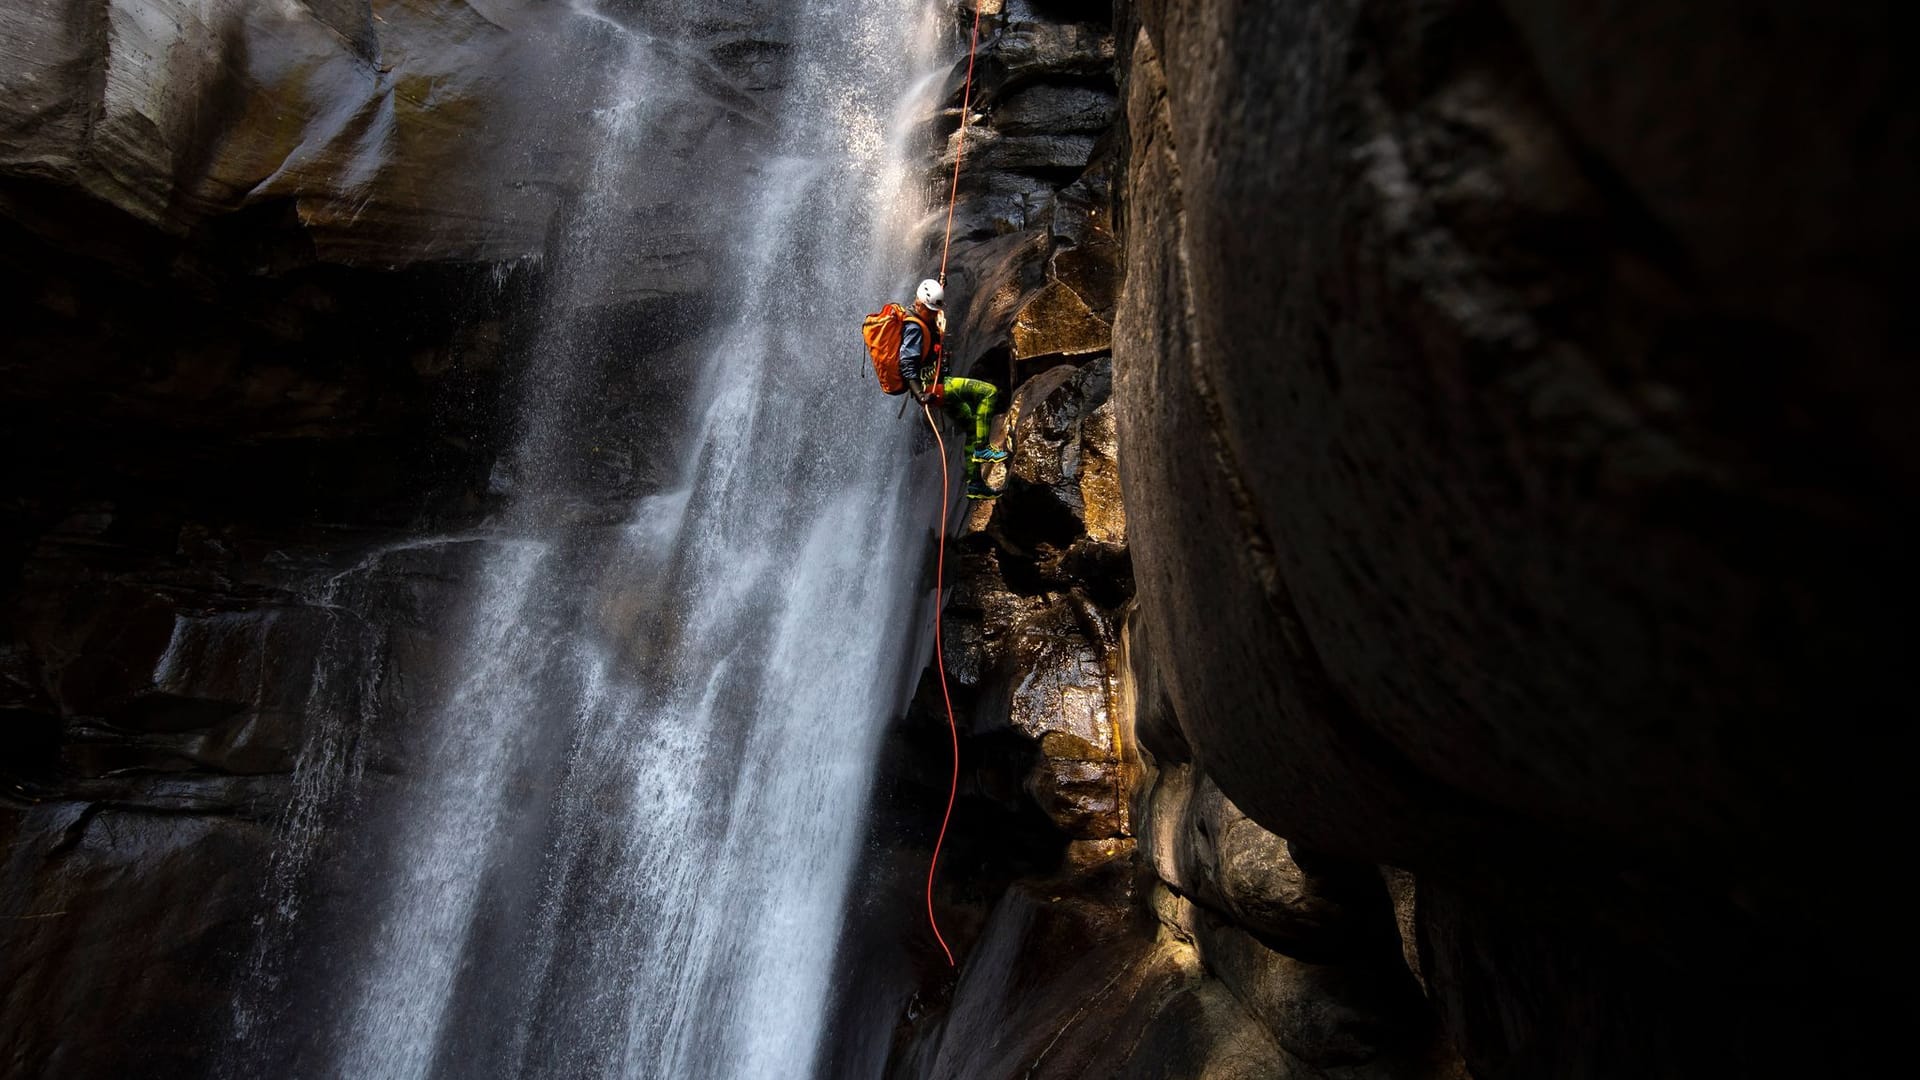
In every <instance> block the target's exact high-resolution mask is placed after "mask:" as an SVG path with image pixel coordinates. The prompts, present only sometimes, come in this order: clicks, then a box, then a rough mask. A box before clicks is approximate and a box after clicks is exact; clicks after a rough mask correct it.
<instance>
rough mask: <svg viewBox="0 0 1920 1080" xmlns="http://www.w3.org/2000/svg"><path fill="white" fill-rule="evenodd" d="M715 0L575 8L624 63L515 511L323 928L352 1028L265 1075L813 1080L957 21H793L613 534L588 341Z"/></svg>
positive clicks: (866, 778)
mask: <svg viewBox="0 0 1920 1080" xmlns="http://www.w3.org/2000/svg"><path fill="white" fill-rule="evenodd" d="M735 6H740V5H735ZM748 6H751V7H752V8H753V9H754V10H755V11H758V12H760V13H761V14H762V15H765V16H766V17H769V18H771V17H774V16H772V15H767V14H766V13H767V11H768V10H769V8H768V6H767V5H764V4H754V5H748ZM775 7H779V5H775ZM702 8H703V5H700V4H694V5H691V6H680V7H674V8H672V10H671V11H670V12H669V13H666V14H662V13H659V12H650V13H648V15H647V18H646V19H645V20H641V19H640V18H639V17H638V16H636V15H635V14H634V13H633V12H631V11H629V10H627V9H626V8H625V7H624V6H615V5H612V4H609V5H607V6H606V7H605V9H604V10H594V9H587V8H585V7H581V8H578V9H577V10H576V11H575V13H574V15H573V16H571V18H574V19H575V20H576V21H577V26H576V27H575V31H576V32H575V33H573V34H572V35H571V36H566V37H565V38H564V40H568V41H575V42H578V43H581V48H582V49H583V56H591V57H593V58H595V59H596V62H599V61H602V60H604V59H605V58H607V57H612V58H613V60H612V61H611V62H609V63H607V64H606V67H605V73H606V78H605V89H604V92H603V93H602V95H601V100H600V102H599V104H598V105H597V107H596V108H594V109H593V110H592V112H591V114H590V115H587V116H584V117H580V118H578V122H581V123H587V124H591V125H593V127H594V146H595V150H594V156H593V160H592V162H591V163H590V166H589V167H588V169H587V170H586V175H587V181H586V187H585V190H583V191H582V192H581V194H580V195H579V197H578V198H577V199H576V200H575V202H574V204H573V207H572V213H571V216H570V217H569V218H568V220H567V222H566V223H565V224H564V226H563V227H562V233H561V242H560V243H558V244H557V245H556V249H555V250H554V251H553V252H552V253H550V259H549V263H550V265H549V274H550V278H551V282H552V284H551V287H550V289H549V290H548V295H547V296H546V297H545V299H544V300H543V301H542V303H543V304H544V305H545V306H544V308H543V313H542V315H541V332H540V334H539V341H538V344H537V345H536V346H535V349H534V352H533V355H532V356H531V357H530V359H529V365H528V375H527V382H526V390H525V395H524V396H525V401H524V403H523V405H522V407H521V411H520V416H519V419H518V424H519V436H518V439H519V441H518V445H517V446H516V447H515V449H514V451H513V453H512V454H511V456H510V459H509V466H510V468H509V471H510V472H511V473H512V475H513V476H515V477H516V478H517V480H516V488H515V494H514V495H513V496H512V505H511V506H510V508H509V509H508V510H507V511H506V512H505V513H503V514H502V515H501V518H500V520H499V522H498V523H497V524H496V527H495V528H494V529H493V530H491V532H490V533H489V534H488V538H487V539H486V540H484V541H482V542H478V543H475V544H472V545H469V546H471V547H476V548H480V549H483V551H482V554H480V555H479V556H478V558H477V569H476V570H475V571H474V575H473V576H474V580H475V581H476V582H477V585H476V587H475V591H474V595H473V596H472V597H471V600H470V603H469V604H468V608H467V612H466V615H465V617H464V620H463V622H462V624H461V625H458V626H449V627H445V628H443V631H444V639H445V640H444V649H445V654H446V656H447V661H446V663H445V671H444V673H443V677H442V678H441V679H440V681H439V684H438V685H435V686H427V687H423V688H421V692H420V694H419V700H418V701H417V702H416V709H417V711H416V713H415V715H412V716H408V717H391V716H387V717H383V718H382V723H383V724H385V725H388V726H399V725H405V726H406V727H407V730H408V735H407V738H406V744H405V745H406V747H407V750H406V753H405V760H404V768H403V769H402V771H401V775H399V776H397V777H393V778H390V780H389V781H388V782H387V783H386V785H385V786H384V787H383V788H382V789H381V792H380V793H379V794H378V795H377V796H373V797H369V798H367V799H363V800H359V805H360V807H361V809H360V810H359V811H358V813H359V815H360V817H359V820H358V823H357V824H356V825H355V828H356V829H358V830H361V832H362V833H363V834H364V835H366V837H367V841H366V844H365V845H364V849H363V850H361V851H359V852H358V853H357V854H356V855H355V856H354V857H353V861H352V864H351V868H350V869H348V870H345V871H342V872H341V873H340V874H339V877H340V878H341V879H343V880H346V881H349V882H350V885H348V886H347V887H346V891H347V893H348V895H346V896H344V897H336V898H335V901H334V903H333V905H332V907H333V910H334V911H335V912H336V914H335V916H334V917H333V918H331V919H318V918H316V919H307V920H306V925H305V926H304V927H303V928H302V930H303V931H304V932H308V933H310V934H311V935H312V936H313V943H312V944H311V945H310V947H309V948H308V950H307V951H308V953H309V954H311V955H313V956H314V957H315V959H314V961H313V962H312V964H311V965H309V967H310V970H309V971H308V973H307V975H306V983H307V985H306V986H305V987H304V988H303V989H302V990H301V991H300V994H301V1005H300V1006H299V1008H298V1009H297V1010H293V1009H286V1008H282V1009H280V1010H278V1014H279V1015H287V1014H290V1013H294V1012H297V1013H298V1014H299V1015H303V1016H311V1017H318V1018H320V1019H318V1020H315V1021H313V1027H312V1029H311V1030H309V1031H303V1032H300V1033H294V1034H286V1035H283V1036H281V1037H280V1039H279V1042H280V1047H279V1049H277V1050H274V1051H271V1052H267V1051H262V1052H261V1054H262V1058H263V1059H272V1060H276V1061H279V1062H280V1063H281V1064H284V1065H285V1066H286V1067H287V1068H289V1069H292V1070H293V1071H295V1072H298V1073H300V1074H303V1075H306V1074H312V1075H339V1076H356V1077H358V1076H365V1077H383V1078H384V1077H393V1078H407V1077H424V1076H469V1075H472V1076H482V1075H484V1076H509V1075H511V1076H632V1077H672V1078H675V1080H681V1078H701V1077H712V1078H716V1080H719V1078H725V1080H736V1078H753V1077H780V1078H783V1080H784V1078H792V1077H797V1076H805V1075H809V1074H810V1073H811V1071H812V1070H813V1067H814V1058H815V1056H816V1053H817V1051H818V1048H819V1046H820V1044H821V1038H822V1034H823V1033H822V1030H821V1029H822V1026H823V1024H824V1023H825V1018H826V1016H827V1014H828V1007H829V1004H830V1001H831V995H832V992H833V988H832V987H831V986H830V985H829V978H830V973H831V972H832V970H833V964H832V960H833V957H832V952H833V949H834V943H835V941H836V939H837V937H838V936H839V932H840V929H841V922H842V913H843V912H844V911H845V910H846V909H847V907H848V891H849V888H850V882H851V876H852V871H853V867H854V863H855V860H856V858H857V856H858V853H859V848H860V840H861V835H862V824H863V823H862V821H861V816H862V814H863V811H864V808H865V806H866V803H867V798H868V793H869V785H870V774H871V772H872V770H873V768H874V767H875V759H876V756H877V752H878V742H879V734H880V732H881V729H882V728H883V726H884V724H885V723H886V721H887V720H888V718H889V717H891V716H893V715H897V713H898V711H899V710H900V709H901V708H902V706H903V705H904V699H905V696H906V693H907V691H908V689H909V687H910V685H911V674H912V673H911V671H910V667H911V666H912V665H911V660H912V659H914V658H916V656H917V654H918V653H919V651H920V649H921V648H923V647H924V644H925V635H924V633H923V632H922V628H921V627H920V625H919V624H920V623H921V622H922V621H924V620H923V619H922V615H923V614H924V610H925V609H924V607H923V605H924V604H926V603H927V602H928V601H927V597H926V595H925V592H924V589H925V588H926V587H927V585H928V584H929V583H928V582H926V581H924V580H923V576H924V575H923V563H924V558H925V551H924V548H925V547H926V545H927V543H928V541H929V537H930V525H929V521H928V518H929V516H930V515H931V513H932V512H933V510H934V506H933V503H934V500H935V495H934V494H933V490H930V487H929V478H930V477H931V475H932V473H933V467H932V465H931V461H930V459H929V458H927V457H925V456H921V457H919V458H912V457H911V456H910V453H911V451H912V449H913V447H914V446H915V443H914V438H915V434H916V433H915V432H914V431H913V430H912V423H913V422H914V418H913V417H911V416H910V417H907V418H905V419H902V418H901V417H900V416H899V415H898V414H897V412H896V409H895V403H894V402H893V401H892V400H889V399H885V398H883V397H882V396H881V395H879V394H878V393H877V391H876V388H875V384H874V383H873V381H872V380H871V379H870V378H869V379H865V380H862V379H861V378H859V377H858V375H857V372H858V371H859V367H858V365H859V364H860V363H862V362H863V361H862V360H861V359H860V353H859V345H858V333H857V323H858V319H859V316H860V315H861V314H862V313H864V312H865V311H867V310H870V309H871V307H872V306H873V305H875V304H876V303H877V302H878V301H879V300H881V299H883V298H886V297H888V296H890V295H893V294H896V293H898V292H899V291H900V290H901V288H902V287H903V286H904V285H907V284H910V283H911V281H912V280H913V278H914V277H915V276H916V275H917V273H918V272H919V271H920V268H919V267H917V266H915V265H914V264H913V261H912V254H913V250H915V249H917V245H910V244H909V237H910V233H911V231H912V226H913V224H914V223H915V222H916V221H917V220H918V218H919V216H920V214H921V213H922V212H923V211H924V210H925V209H926V208H925V206H924V205H922V204H921V200H923V199H924V191H923V190H922V189H921V187H920V185H919V184H918V183H917V182H916V181H915V180H914V176H915V172H916V171H915V170H914V169H913V168H912V167H910V165H909V164H908V162H909V153H910V150H911V148H912V144H913V142H914V138H915V136H914V130H915V119H914V118H916V117H923V116H924V115H925V112H926V109H927V108H928V107H929V105H930V103H929V102H927V101H918V102H914V101H910V100H909V97H910V95H911V93H912V92H913V90H914V88H915V87H916V86H919V87H922V88H924V87H927V86H930V85H931V83H930V81H929V80H927V79H926V78H924V75H925V70H924V69H925V68H926V66H927V65H928V64H929V63H930V57H928V56H927V55H925V54H924V51H923V47H922V46H920V45H917V44H915V43H922V42H926V41H927V40H928V39H929V38H930V37H931V26H930V25H929V24H928V23H927V22H926V20H928V19H930V18H933V17H934V12H932V11H931V10H930V9H931V8H932V5H926V4H923V3H920V2H918V0H815V2H812V3H807V4H805V5H803V6H801V9H800V10H798V11H791V10H785V9H784V8H782V9H781V11H780V14H779V16H778V17H779V18H780V19H781V20H782V21H783V22H785V23H786V25H787V33H786V38H787V40H788V41H789V42H790V47H789V49H788V50H787V52H786V55H785V65H786V70H787V83H786V86H785V88H784V90H782V91H780V92H779V94H778V95H777V97H776V98H775V99H774V100H773V101H772V102H771V103H770V107H771V114H772V115H771V120H772V125H771V129H770V130H769V131H768V132H764V133H762V134H761V135H760V136H759V138H760V140H761V142H762V143H763V144H764V145H765V146H766V147H767V151H766V153H765V154H764V155H763V156H762V157H761V158H760V159H759V160H757V161H755V162H752V163H751V165H750V167H749V168H748V169H747V171H746V172H745V173H744V174H743V176H742V177H741V178H740V182H739V185H738V186H739V191H738V197H737V202H738V205H737V206H735V207H732V208H731V213H732V217H731V218H730V221H731V224H730V226H729V228H728V229H727V230H726V232H727V235H728V236H729V237H730V242H729V244H728V246H727V248H726V250H722V251H717V252H712V253H709V254H710V256H711V258H710V260H709V261H710V263H711V265H712V266H713V267H714V268H715V275H716V278H717V282H716V286H717V292H718V294H719V295H720V296H721V297H722V300H721V301H720V302H721V303H722V304H723V305H724V306H725V307H726V312H725V314H724V316H723V318H722V320H721V325H722V327H723V329H722V330H721V331H720V332H718V333H717V334H716V335H715V337H714V339H713V347H712V349H711V353H710V356H708V357H707V359H706V361H705V363H704V364H700V365H699V366H698V369H697V370H689V371H675V370H663V371H661V372H660V373H659V376H658V377H659V378H660V379H663V380H667V379H676V380H683V381H685V382H687V383H688V384H689V385H690V386H692V387H693V389H692V390H691V391H690V392H691V395H692V397H691V405H690V406H689V416H690V417H691V419H690V420H689V421H688V422H687V423H686V424H684V425H683V426H680V427H676V428H674V429H673V430H672V431H671V432H669V433H667V435H666V437H665V438H664V439H663V441H662V442H661V443H660V444H659V445H657V446H654V447H652V448H651V452H652V453H654V454H657V455H660V456H661V457H662V458H663V459H664V460H665V462H666V463H667V465H668V467H667V468H665V469H664V470H662V471H663V473H664V475H666V476H668V477H670V478H671V479H670V482H668V483H665V484H663V485H661V486H660V487H659V488H658V490H654V491H652V492H651V493H649V494H647V495H645V496H643V497H641V498H640V499H639V500H638V501H637V503H636V504H634V505H632V506H631V507H628V508H627V509H626V510H625V511H624V513H622V514H618V515H614V516H613V517H612V518H608V517H606V516H604V515H597V514H595V513H591V512H581V511H580V504H581V501H582V496H581V492H580V491H578V490H577V487H578V481H579V477H580V476H581V475H582V469H581V468H580V466H579V462H580V461H581V460H582V459H583V458H584V457H585V456H586V455H587V454H589V453H590V452H592V450H593V448H591V447H588V446H585V445H582V444H583V443H584V442H585V441H586V439H585V437H584V436H583V435H582V434H581V433H580V426H581V425H580V424H579V423H578V418H579V417H580V415H581V414H582V410H583V403H585V402H587V401H588V400H589V399H590V398H591V395H593V394H595V393H597V392H598V391H597V390H596V387H597V386H598V385H599V382H598V380H597V379H596V378H595V377H594V372H595V371H596V370H599V369H602V368H604V367H605V366H606V365H607V363H608V361H609V359H610V358H609V357H608V356H607V355H605V349H604V341H602V340H601V339H600V338H599V337H596V336H595V335H592V334H587V333H585V332H583V331H581V330H580V329H579V326H578V320H579V317H580V313H581V312H583V311H586V310H589V309H591V308H593V307H594V306H595V305H596V304H599V303H601V302H602V301H603V300H604V299H605V297H606V296H607V295H608V294H609V293H610V292H612V291H614V290H618V289H620V288H621V287H622V268H623V265H624V264H625V263H626V262H627V260H628V257H629V256H630V254H631V252H630V250H629V247H628V245H629V244H630V243H632V242H633V241H634V239H635V237H636V235H637V234H636V231H635V230H636V228H638V226H636V225H635V224H634V222H633V221H632V218H631V215H630V214H628V213H627V212H626V211H627V205H626V199H627V196H628V194H629V193H630V192H632V191H634V190H635V189H636V187H637V186H642V185H644V184H645V183H647V182H648V181H649V179H653V180H657V179H658V177H657V176H656V175H654V173H653V172H652V170H657V169H659V168H663V167H664V166H663V165H662V164H661V157H662V154H663V151H662V149H661V147H660V146H659V144H658V139H659V137H660V132H661V131H662V130H663V127H665V126H667V125H670V123H671V121H672V120H673V118H674V116H675V115H676V106H677V103H679V102H680V101H681V100H682V95H684V94H685V93H687V90H686V87H685V85H684V80H685V79H686V78H687V77H688V70H689V64H690V63H692V62H693V61H690V60H689V59H688V57H687V55H686V54H687V52H688V45H687V40H686V35H687V34H688V33H690V32H691V30H690V28H692V27H695V26H696V25H698V24H699V23H700V20H701V19H703V18H705V17H707V16H709V15H711V14H712V13H710V12H706V11H704V10H702ZM530 92H537V89H535V90H530ZM622 344H624V345H626V346H627V347H629V348H631V350H632V352H633V354H634V355H635V356H644V355H645V354H646V353H647V352H648V345H649V343H648V342H645V341H632V342H625V343H622ZM613 359H616V360H618V358H613ZM637 362H644V361H643V360H642V361H637ZM909 461H911V462H912V463H913V468H912V469H911V470H909V469H908V468H907V467H906V466H907V463H908V462H909ZM301 814H305V815H306V817H309V818H310V817H311V816H312V815H311V812H310V811H299V812H297V813H296V814H294V815H293V816H294V817H295V818H299V817H300V815H301ZM303 820H304V819H303ZM297 842H300V843H307V842H309V841H307V840H306V839H305V838H299V840H298V841H297ZM301 857H302V858H303V859H304V858H305V857H306V856H305V852H304V849H303V851H302V855H301ZM281 1059H284V1060H281Z"/></svg>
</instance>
